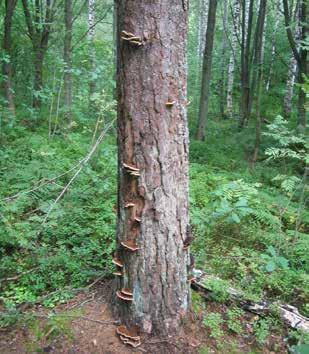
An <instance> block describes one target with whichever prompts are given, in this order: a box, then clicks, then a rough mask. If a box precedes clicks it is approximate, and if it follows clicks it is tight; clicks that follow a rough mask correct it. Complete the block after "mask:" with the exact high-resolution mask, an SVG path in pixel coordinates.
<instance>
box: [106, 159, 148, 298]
mask: <svg viewBox="0 0 309 354" xmlns="http://www.w3.org/2000/svg"><path fill="white" fill-rule="evenodd" d="M122 167H123V168H124V170H125V172H126V173H127V174H128V175H129V176H131V177H133V178H137V177H139V176H140V170H139V168H137V167H136V166H133V165H130V164H128V163H122ZM124 208H125V209H128V210H130V214H131V219H133V220H132V221H133V225H134V228H135V225H136V224H137V225H140V222H141V219H140V218H139V217H138V216H137V215H136V205H135V203H133V202H132V201H128V202H126V203H125V205H124ZM135 238H136V236H135ZM135 238H134V239H129V240H123V241H121V242H120V245H121V247H123V248H124V249H125V250H126V251H128V252H133V253H134V252H137V251H138V250H139V249H140V247H138V245H137V243H136V240H135ZM112 262H113V263H114V264H115V265H116V266H117V270H116V271H115V272H114V273H113V274H114V275H115V276H118V277H122V276H123V268H124V264H123V263H122V261H121V260H120V259H118V258H117V257H114V258H113V260H112ZM116 296H117V297H118V299H120V300H122V301H125V302H128V303H130V302H132V301H133V293H132V291H131V290H130V289H128V288H122V289H121V290H118V291H117V292H116Z"/></svg>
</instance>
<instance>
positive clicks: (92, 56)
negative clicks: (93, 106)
mask: <svg viewBox="0 0 309 354" xmlns="http://www.w3.org/2000/svg"><path fill="white" fill-rule="evenodd" d="M94 25H95V0H88V41H89V63H90V72H91V77H90V80H89V97H90V99H91V97H92V96H93V94H94V93H95V90H96V80H95V71H96V63H95V61H96V53H95V47H94Z"/></svg>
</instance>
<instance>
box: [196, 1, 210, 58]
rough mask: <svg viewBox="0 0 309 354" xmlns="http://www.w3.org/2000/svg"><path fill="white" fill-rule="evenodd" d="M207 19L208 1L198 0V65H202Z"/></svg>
mask: <svg viewBox="0 0 309 354" xmlns="http://www.w3.org/2000/svg"><path fill="white" fill-rule="evenodd" d="M207 17H208V0H200V2H199V21H198V26H199V27H198V28H199V31H198V57H199V61H200V63H202V59H203V53H204V49H205V42H206V29H207Z"/></svg>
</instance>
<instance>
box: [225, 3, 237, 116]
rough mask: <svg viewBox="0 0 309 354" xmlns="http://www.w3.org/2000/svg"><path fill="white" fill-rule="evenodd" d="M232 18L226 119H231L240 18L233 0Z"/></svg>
mask: <svg viewBox="0 0 309 354" xmlns="http://www.w3.org/2000/svg"><path fill="white" fill-rule="evenodd" d="M232 16H233V32H232V40H231V50H232V54H231V55H230V60H229V65H228V74H227V77H228V79H227V97H226V106H227V117H228V118H232V117H233V86H234V72H235V61H236V48H237V42H238V34H239V18H240V3H239V0H235V1H234V3H233V13H232Z"/></svg>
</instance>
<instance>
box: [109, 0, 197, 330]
mask: <svg viewBox="0 0 309 354" xmlns="http://www.w3.org/2000/svg"><path fill="white" fill-rule="evenodd" d="M187 16H188V9H187V1H183V0H162V1H160V2H153V1H151V2H149V1H131V0H123V1H118V2H117V20H118V21H117V22H118V23H117V40H118V50H117V53H118V60H117V92H118V146H119V155H118V156H119V183H118V226H117V250H116V254H115V257H116V258H117V259H118V260H119V261H120V262H121V263H122V265H123V267H121V268H119V269H120V270H121V271H122V274H123V275H122V276H121V277H118V279H117V290H118V297H117V294H115V298H116V299H117V300H116V309H117V312H118V314H119V316H120V318H121V322H122V323H123V324H126V325H132V324H134V325H138V326H139V327H140V328H141V330H143V331H145V332H148V333H150V332H156V333H159V334H166V333H171V332H173V331H175V330H177V329H178V328H179V326H180V325H181V318H182V317H183V316H185V315H186V313H187V310H188V308H189V304H190V295H189V294H190V293H189V283H188V281H187V273H188V270H187V264H188V262H189V255H188V250H187V247H185V248H184V242H185V239H186V238H187V236H188V231H189V228H188V128H187V117H186V103H187V101H186V99H187V98H186V79H187V73H186V53H185V51H186V34H187ZM123 31H124V32H123ZM133 35H134V37H135V38H134V39H130V38H132V37H133ZM125 164H128V165H133V166H135V167H130V166H127V165H125ZM134 168H135V169H136V170H135V171H134ZM137 169H138V170H137ZM128 203H132V204H128ZM128 244H131V246H132V245H135V244H136V245H137V246H138V248H139V249H138V250H137V251H135V252H133V251H130V250H129V249H128V248H127V246H125V245H128ZM131 248H132V247H131ZM123 288H125V289H127V292H128V291H129V293H130V292H131V293H132V298H131V300H130V301H126V300H122V299H121V298H120V297H121V293H119V291H121V289H123ZM129 297H130V296H129Z"/></svg>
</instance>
